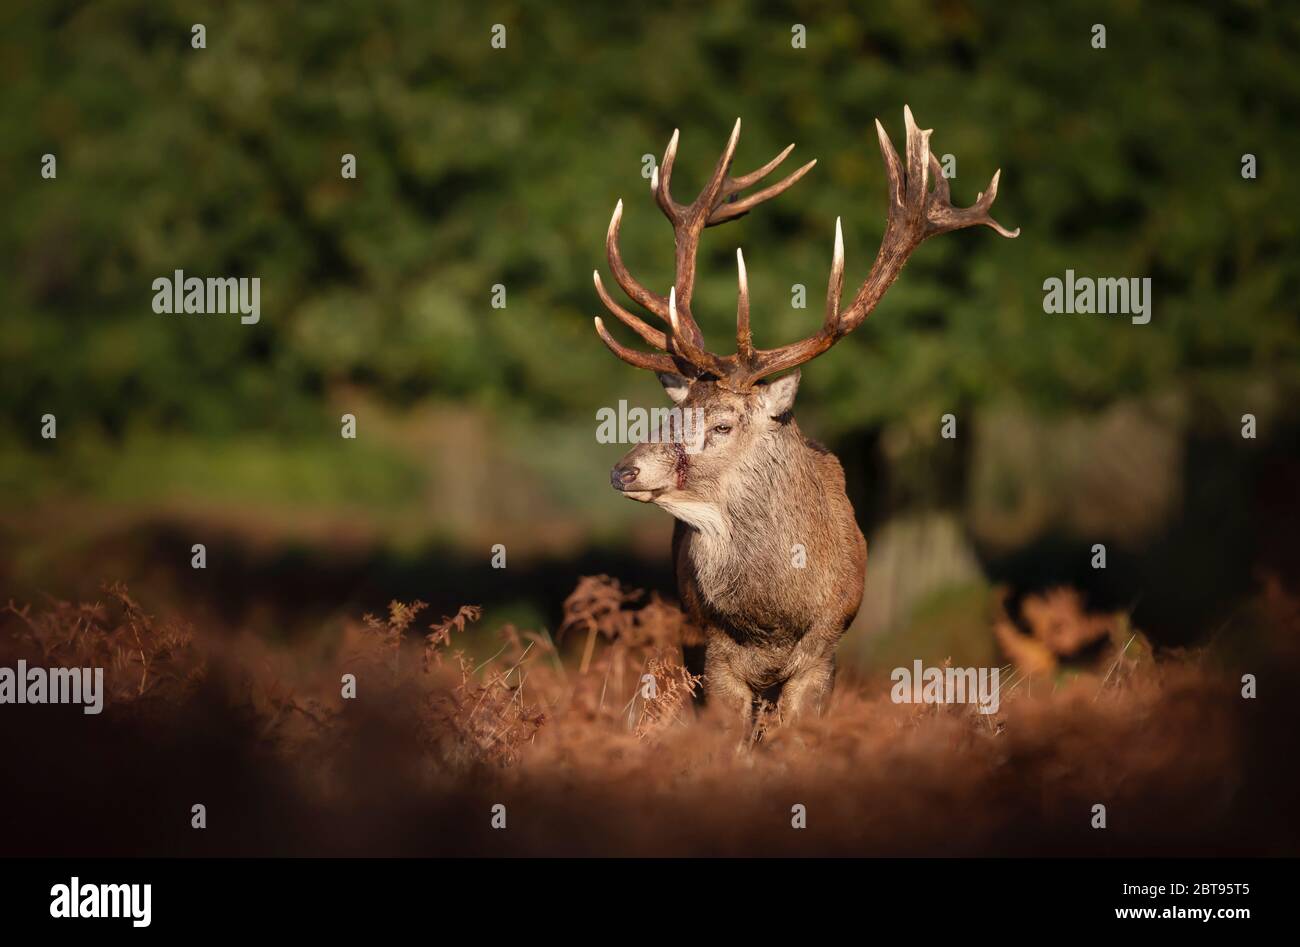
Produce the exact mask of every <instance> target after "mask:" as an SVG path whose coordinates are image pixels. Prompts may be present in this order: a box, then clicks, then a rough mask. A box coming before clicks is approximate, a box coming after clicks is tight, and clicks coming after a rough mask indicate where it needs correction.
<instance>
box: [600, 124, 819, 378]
mask: <svg viewBox="0 0 1300 947" xmlns="http://www.w3.org/2000/svg"><path fill="white" fill-rule="evenodd" d="M678 139H679V135H678V132H676V131H674V132H673V136H672V138H671V139H670V140H669V142H668V148H667V150H666V151H665V152H664V160H663V162H662V163H661V165H660V167H658V168H656V169H655V170H654V173H653V175H652V176H651V179H650V189H651V191H652V192H653V193H654V196H655V202H656V203H657V204H658V205H659V207H660V209H661V210H662V211H663V212H664V216H666V217H667V218H668V221H669V223H671V224H672V226H673V242H674V245H675V248H676V253H675V267H674V270H675V272H674V278H673V287H672V289H671V290H670V291H669V294H668V296H666V297H665V296H660V295H659V294H658V293H654V292H651V291H650V290H649V289H647V288H646V287H645V286H643V285H642V284H641V283H639V282H638V281H637V280H636V278H635V277H633V276H632V274H631V273H629V272H628V269H627V267H626V266H625V265H624V264H623V257H622V254H621V253H620V252H619V249H618V235H619V227H620V226H621V224H622V221H623V202H622V201H619V202H618V205H617V206H616V207H615V208H614V216H613V217H612V218H611V219H610V222H609V231H608V233H607V235H606V238H605V251H606V254H607V256H608V257H609V268H610V270H611V271H612V272H613V273H614V279H615V280H617V282H618V285H619V286H621V287H622V288H623V291H624V292H625V293H627V295H628V296H629V297H630V298H631V299H632V300H633V301H634V302H636V303H639V304H640V305H642V306H644V307H645V308H646V309H649V310H650V311H651V312H653V313H654V314H655V315H657V316H658V317H659V318H660V319H662V320H663V321H664V322H665V323H667V325H668V327H669V329H670V330H671V334H669V335H665V334H664V333H663V332H660V331H659V330H657V329H654V328H652V327H651V326H649V325H647V324H646V323H645V322H644V321H643V320H642V319H640V318H638V317H637V316H635V315H633V314H632V313H630V312H628V311H627V310H626V309H624V308H623V307H622V306H620V305H618V303H616V302H615V301H614V300H613V299H612V298H611V297H610V295H609V294H608V293H607V292H606V291H605V287H604V286H603V285H602V284H601V281H600V273H599V272H593V274H592V278H593V280H594V282H595V284H596V293H597V294H598V295H599V296H600V300H601V302H602V303H604V304H605V308H606V309H608V310H609V311H610V312H611V313H613V314H614V315H615V316H617V317H618V319H619V320H620V321H622V322H623V323H624V324H625V325H627V326H628V327H629V328H631V329H632V330H633V331H634V332H636V334H637V335H639V336H641V338H642V339H644V340H645V341H646V342H648V343H649V344H651V345H653V346H654V347H656V348H658V349H660V350H661V351H662V352H663V353H665V354H659V353H647V352H638V351H636V350H634V349H629V348H627V347H625V346H623V345H620V344H619V343H618V342H617V341H616V340H615V339H614V337H613V336H611V335H610V334H609V332H608V331H607V330H606V329H605V326H604V323H603V322H602V321H601V320H600V317H599V316H598V317H596V331H597V332H598V333H599V334H600V337H601V339H602V340H603V341H604V342H605V345H607V346H608V347H609V349H610V351H612V352H613V353H614V354H615V355H617V356H618V357H619V358H621V359H622V360H623V361H625V362H628V363H629V364H631V365H635V366H637V367H638V368H649V369H653V370H655V371H685V372H687V373H688V374H692V375H698V374H704V373H707V374H712V375H716V376H718V377H719V378H724V377H727V376H728V375H729V374H730V372H731V371H732V363H733V362H734V356H733V357H729V358H723V357H721V356H717V355H714V354H713V353H712V352H709V351H708V350H707V349H705V348H704V335H703V334H702V333H701V332H700V327H699V325H698V324H697V323H696V321H695V317H694V316H693V315H692V313H691V297H692V296H693V294H694V292H695V257H696V253H697V252H698V250H699V245H700V234H701V233H703V231H704V228H705V227H712V226H714V225H715V224H721V223H725V222H726V221H728V220H734V219H735V218H737V217H740V216H743V215H744V214H747V213H749V211H750V210H752V209H753V208H754V207H756V206H757V205H759V204H761V203H763V202H764V201H766V200H770V199H771V198H773V197H776V196H777V195H778V194H780V193H781V192H783V191H785V190H786V189H787V188H789V187H791V186H792V185H793V184H794V183H795V182H796V181H798V180H799V179H800V178H801V177H803V176H804V175H805V174H807V173H808V172H809V171H810V170H811V169H812V167H813V165H815V164H816V163H817V162H816V161H809V162H808V163H807V164H805V165H804V166H803V167H801V168H799V169H798V170H796V171H795V172H793V173H792V174H790V175H788V176H787V177H785V178H783V179H782V180H781V181H778V182H777V183H776V184H773V185H770V186H769V187H765V188H763V189H762V190H760V191H756V192H754V193H753V194H749V195H747V196H745V197H737V195H739V193H740V192H741V191H743V190H745V189H746V188H749V187H752V186H753V185H755V184H757V183H758V182H759V181H761V180H762V179H763V178H765V177H767V176H768V175H769V174H771V173H772V172H773V171H774V170H776V168H777V166H778V165H780V164H781V162H782V161H784V160H785V159H786V156H788V155H789V154H790V152H791V151H792V150H793V149H794V145H790V146H788V147H787V148H786V149H785V150H784V151H782V152H781V153H780V154H778V155H777V156H776V157H775V158H773V159H772V160H771V161H769V162H767V164H765V165H763V166H762V167H761V168H758V169H757V170H755V171H751V172H750V173H749V174H744V175H741V176H740V177H731V176H730V174H729V173H728V172H729V171H730V170H731V162H732V159H733V158H734V157H735V153H736V143H737V142H738V141H739V140H740V119H736V125H735V127H734V128H733V129H732V130H731V137H730V138H729V139H727V146H726V148H724V149H723V152H722V156H721V157H720V158H718V163H717V165H716V166H715V167H714V169H713V175H712V176H711V177H710V178H709V182H708V184H706V185H705V186H704V190H702V191H700V193H699V196H698V197H696V198H695V200H694V201H693V202H691V203H690V204H679V203H677V201H675V200H673V196H672V192H671V190H670V183H671V181H672V174H673V163H674V162H675V161H676V158H677V142H678ZM747 294H748V290H747V289H746V288H745V287H744V281H743V278H742V296H747ZM743 305H745V307H746V312H745V313H744V319H745V320H746V323H748V318H749V314H748V311H747V303H745V304H743Z"/></svg>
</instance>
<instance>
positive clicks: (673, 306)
mask: <svg viewBox="0 0 1300 947" xmlns="http://www.w3.org/2000/svg"><path fill="white" fill-rule="evenodd" d="M684 318H685V316H684V314H683V313H682V312H681V310H680V308H679V306H678V304H677V288H676V287H673V288H672V289H670V290H669V291H668V319H669V321H670V322H671V323H672V327H673V335H672V340H671V341H672V347H673V348H675V349H676V350H677V351H678V352H680V353H681V356H682V358H684V359H685V360H686V361H688V362H690V363H691V364H692V365H694V366H695V367H696V368H698V369H700V370H701V371H704V372H709V373H711V374H714V375H717V376H718V377H719V378H725V377H726V376H727V375H728V374H729V369H730V366H729V364H728V362H727V360H726V359H723V358H721V357H719V356H717V355H714V354H713V353H712V352H710V351H709V350H708V349H706V348H704V346H703V345H701V344H699V343H698V342H696V340H695V338H694V337H693V333H692V332H690V331H684V330H683V321H684ZM691 324H692V328H694V331H695V332H699V329H698V327H695V326H694V320H692V321H691Z"/></svg>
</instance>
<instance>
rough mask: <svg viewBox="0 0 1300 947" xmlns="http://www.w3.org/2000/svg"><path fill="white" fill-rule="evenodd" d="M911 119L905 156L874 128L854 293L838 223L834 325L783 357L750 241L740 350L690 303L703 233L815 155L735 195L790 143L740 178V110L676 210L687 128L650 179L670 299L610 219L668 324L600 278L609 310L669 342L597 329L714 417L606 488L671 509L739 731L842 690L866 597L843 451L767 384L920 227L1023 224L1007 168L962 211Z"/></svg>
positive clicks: (830, 293)
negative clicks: (863, 251) (646, 275)
mask: <svg viewBox="0 0 1300 947" xmlns="http://www.w3.org/2000/svg"><path fill="white" fill-rule="evenodd" d="M903 117H904V120H905V122H906V127H907V147H906V163H905V164H904V163H903V162H902V161H900V160H899V158H898V154H897V152H895V151H894V146H893V145H892V144H891V143H890V140H889V136H888V135H886V134H885V129H884V128H883V127H882V126H881V124H880V122H879V121H877V122H876V134H877V135H878V136H879V138H880V151H881V153H882V154H883V155H884V160H885V168H886V171H887V172H888V176H889V216H888V222H887V223H886V225H885V235H884V239H883V241H882V243H881V246H880V252H879V253H877V255H876V260H875V263H873V264H872V267H871V272H870V273H869V274H868V276H867V279H866V282H864V283H863V284H862V286H861V288H860V289H859V290H858V292H857V295H855V296H854V297H853V301H852V302H851V303H849V305H848V306H847V307H841V306H840V297H841V294H842V291H843V288H844V243H843V237H842V235H841V233H840V223H839V221H838V220H837V221H836V223H835V251H834V256H833V257H832V260H831V274H830V286H829V288H828V290H827V293H826V318H825V320H824V321H823V323H822V326H821V328H820V329H819V330H817V332H816V333H814V334H813V335H812V336H811V337H809V338H807V339H804V340H803V341H801V342H796V343H794V344H792V345H785V346H781V347H780V348H775V349H757V348H755V347H754V344H753V340H752V337H751V335H750V328H749V286H748V282H747V279H746V275H745V261H744V257H743V256H742V255H741V253H740V251H739V250H737V251H736V263H737V266H738V268H739V271H740V290H739V297H740V298H739V304H738V306H737V310H736V354H734V355H726V356H720V355H715V354H713V353H712V352H710V351H709V350H708V349H706V348H705V344H704V337H703V335H702V334H701V333H700V328H699V326H698V325H697V324H696V321H695V317H694V315H693V314H692V311H691V306H692V296H693V293H694V289H695V256H696V250H697V248H698V246H699V242H700V234H701V233H702V232H703V231H704V228H705V227H710V226H713V225H714V224H720V223H724V222H725V221H728V220H732V219H734V218H736V217H740V216H741V215H743V214H745V213H747V212H749V211H750V210H752V209H753V208H754V207H756V206H757V205H759V204H761V203H763V202H764V201H766V200H768V199H769V198H772V197H775V196H777V195H778V194H780V193H781V192H783V191H785V190H786V189H787V188H789V187H790V186H791V185H793V184H794V183H795V182H796V181H798V180H799V179H800V178H801V177H803V176H804V175H805V174H806V173H807V172H808V171H809V170H810V169H811V168H812V166H813V165H814V164H816V162H815V161H810V162H809V163H808V164H806V165H804V166H803V167H801V168H799V169H798V170H797V171H795V172H794V173H793V174H791V175H789V176H788V177H786V178H785V179H784V180H782V181H780V182H779V183H777V184H773V185H771V186H769V187H765V188H763V189H762V190H759V191H756V192H754V193H751V194H749V195H747V196H741V195H740V192H741V191H744V190H745V189H747V188H749V187H751V186H752V185H754V184H757V183H758V182H759V181H761V180H762V179H763V178H765V177H766V176H767V175H768V174H770V173H771V172H772V171H773V170H774V169H775V168H776V167H777V166H778V165H779V164H780V163H781V162H782V161H783V160H784V159H785V157H786V155H788V154H789V153H790V150H791V149H792V148H794V145H790V146H789V147H788V148H786V149H785V150H784V151H783V152H781V153H780V154H779V155H777V156H776V157H775V158H774V159H772V160H771V161H769V162H768V163H767V164H765V165H763V166H762V167H761V168H759V169H758V170H756V171H753V172H751V173H749V174H745V175H741V176H740V177H731V176H730V174H729V173H728V172H729V171H730V168H731V161H732V157H733V155H734V154H735V151H736V142H737V139H738V138H739V136H740V120H739V119H737V120H736V126H735V128H734V129H733V130H732V132H731V138H730V139H729V140H728V141H727V146H726V149H725V150H724V151H723V153H722V157H721V158H720V159H719V160H718V163H717V166H716V167H715V168H714V171H713V175H712V177H711V178H710V179H709V182H708V184H707V185H705V187H704V190H703V191H701V192H700V195H699V196H698V197H697V198H696V199H695V201H694V202H693V203H691V204H679V203H678V202H677V201H675V200H674V199H673V197H672V193H671V192H670V191H669V185H670V183H671V181H672V174H673V161H674V159H675V158H676V156H677V140H678V135H677V132H673V137H672V140H671V141H669V143H668V150H667V151H666V152H665V153H664V160H663V164H662V165H661V167H660V168H659V169H657V170H656V172H655V174H654V175H653V177H652V179H651V189H652V190H653V192H654V197H655V201H656V202H657V203H658V204H659V207H660V209H661V210H662V211H663V212H664V214H665V215H667V217H668V220H669V221H670V222H671V223H672V225H673V235H674V238H675V244H676V273H675V277H674V280H673V286H672V288H671V289H670V290H669V292H668V295H667V296H661V295H659V294H658V293H655V292H652V291H651V290H649V289H647V288H646V287H645V286H643V285H642V284H641V283H639V282H638V281H637V280H636V279H635V278H634V277H633V276H632V275H631V274H630V273H629V272H628V270H627V267H626V266H624V265H623V259H622V255H621V254H620V253H619V248H618V235H619V224H620V222H621V220H622V215H623V202H622V201H619V203H618V206H617V207H616V208H615V210H614V216H613V219H612V220H611V221H610V224H609V233H608V235H607V237H606V243H605V246H606V252H607V254H608V256H609V266H610V269H611V270H612V271H613V273H614V278H615V279H616V280H617V281H618V284H619V286H621V287H622V288H623V291H624V292H626V293H627V295H628V296H629V297H631V299H632V300H634V301H635V302H636V303H638V304H639V305H641V306H644V307H645V308H646V309H648V310H650V312H652V313H654V314H655V315H656V316H657V317H658V318H659V319H661V320H662V321H663V322H664V323H665V324H666V328H667V331H666V332H665V331H662V330H660V329H656V328H654V327H653V326H651V325H649V324H647V323H646V322H645V321H644V320H642V319H640V318H638V317H637V316H636V315H634V314H633V313H631V312H629V311H627V310H626V309H624V308H623V307H622V306H620V305H619V304H618V303H617V302H615V301H614V299H612V298H611V297H610V295H609V293H607V292H606V291H605V288H604V287H603V286H602V285H601V281H600V274H599V273H596V274H595V283H596V292H597V294H599V296H600V299H601V302H602V303H604V305H605V308H607V309H608V310H609V311H610V312H611V313H613V314H614V315H615V316H617V317H618V318H619V320H620V321H622V322H623V323H624V324H625V325H627V326H628V327H629V328H630V329H632V331H634V332H635V333H636V334H637V335H639V336H640V337H641V338H642V339H643V340H645V341H646V342H647V343H649V344H650V345H652V346H654V347H655V348H656V349H658V350H659V351H658V352H653V353H649V352H642V351H638V350H635V349H631V348H628V347H627V346H624V345H622V344H620V343H619V342H618V341H617V340H616V339H614V337H613V336H611V335H610V333H609V331H608V330H607V329H606V328H605V326H604V324H603V323H602V322H601V320H600V318H599V317H597V318H596V332H597V333H599V334H600V337H601V339H602V340H603V341H604V343H605V345H606V346H608V347H609V349H610V351H612V352H613V353H614V354H615V355H617V356H618V357H619V358H621V359H622V360H623V361H625V362H627V363H628V364H629V365H634V366H636V367H637V368H648V369H650V370H651V371H654V372H657V373H658V374H659V379H660V381H661V382H662V383H663V386H664V389H665V390H666V391H667V392H668V395H669V397H671V398H672V400H673V401H675V402H676V403H677V405H678V406H679V407H680V408H681V409H683V414H686V413H688V412H687V409H694V411H693V412H690V413H691V414H693V416H694V417H697V418H698V417H702V418H703V426H702V434H703V441H702V442H699V441H697V442H696V445H695V449H694V450H692V451H688V450H687V449H686V446H685V445H684V444H683V440H682V438H680V437H669V438H663V439H660V440H659V442H657V443H643V444H639V445H637V446H636V447H634V448H633V449H632V450H631V451H629V452H628V453H627V455H626V456H624V457H623V459H622V460H620V461H619V462H618V464H617V465H616V466H615V467H614V469H613V472H612V474H611V480H612V482H613V485H614V489H616V490H618V491H619V492H621V493H622V494H623V495H624V496H627V497H630V498H632V499H634V500H639V501H641V502H643V503H647V502H648V503H654V504H657V505H658V506H660V507H662V508H663V509H665V510H667V511H668V512H669V513H671V514H672V515H673V516H674V517H676V519H677V523H676V528H675V532H674V535H673V558H674V564H675V566H676V570H677V581H678V590H679V593H680V595H681V599H682V603H683V606H684V608H685V610H686V613H687V615H688V617H689V618H690V620H691V621H692V622H693V623H694V624H695V625H696V626H697V628H698V629H700V630H702V631H703V636H704V644H705V649H704V687H705V694H706V695H707V697H708V699H709V701H710V702H715V703H718V704H721V705H723V706H724V707H727V708H729V709H730V710H731V711H733V712H734V713H735V714H737V715H739V717H740V718H741V719H742V721H743V722H744V724H745V725H746V726H752V724H753V721H754V713H755V709H756V707H758V706H760V705H762V704H764V703H768V704H771V705H774V706H775V709H776V712H777V715H778V719H780V720H782V721H788V720H790V719H793V718H795V717H797V716H798V715H799V714H801V713H806V712H817V713H819V712H821V711H822V710H823V709H824V708H825V706H826V704H827V700H828V698H829V696H830V692H831V687H832V685H833V683H834V676H835V646H836V643H837V642H838V641H839V639H840V637H841V635H843V633H844V630H845V629H846V628H847V627H848V625H849V624H850V623H851V622H852V621H853V618H854V616H855V615H856V614H857V611H858V606H859V604H861V601H862V588H863V582H864V580H865V578H866V560H867V547H866V541H865V540H864V539H863V538H862V532H861V530H859V529H858V525H857V522H856V520H855V518H854V515H853V507H852V506H851V505H850V503H849V500H848V497H847V496H846V494H845V492H844V471H843V469H842V468H841V467H840V464H839V461H837V460H836V459H835V457H834V456H833V455H832V454H831V453H829V452H828V451H827V450H826V449H825V448H823V447H821V446H820V445H819V444H817V443H816V442H814V441H811V440H809V439H807V438H805V437H804V436H803V434H801V433H800V431H799V427H798V425H796V424H795V422H794V420H793V418H792V417H791V413H790V412H791V407H792V405H793V404H794V397H795V391H796V389H797V388H798V386H799V372H798V371H792V372H790V373H789V374H787V375H784V376H782V377H781V378H778V379H776V380H775V381H772V382H770V383H769V382H761V381H760V380H761V379H764V378H766V377H767V376H769V375H774V374H776V373H777V372H783V371H787V370H789V369H794V368H796V367H797V366H799V365H802V364H803V363H804V362H807V361H809V360H810V359H813V358H816V357H817V356H818V355H820V354H822V353H823V352H825V351H826V350H827V349H829V348H830V347H831V346H832V345H834V344H835V343H836V342H838V341H839V340H840V339H842V338H844V337H845V336H846V335H848V334H849V333H850V332H852V331H853V330H854V329H856V328H857V327H858V326H859V325H861V324H862V321H863V320H864V319H866V317H867V315H868V314H869V313H870V312H871V310H873V309H874V308H875V307H876V304H877V303H878V302H880V299H881V297H882V296H883V295H884V293H885V291H886V290H887V289H888V288H889V285H890V284H891V283H893V281H894V280H895V279H896V278H897V276H898V274H899V271H900V270H901V269H902V268H903V264H904V263H905V262H906V261H907V258H908V256H909V255H910V254H911V252H912V251H913V250H915V249H916V247H917V246H918V245H919V244H920V243H921V242H922V241H923V240H925V239H926V238H927V237H932V236H934V235H936V234H941V233H947V232H949V231H951V230H960V229H962V228H964V227H973V226H976V225H977V224H983V225H984V226H987V227H991V228H993V229H994V230H996V231H997V232H998V233H1000V234H1001V235H1002V236H1004V237H1015V236H1017V235H1018V234H1019V232H1020V231H1019V230H1016V231H1014V232H1013V231H1009V230H1007V229H1006V228H1004V227H1003V226H1002V225H1001V224H999V223H997V221H995V220H993V218H992V217H990V216H989V208H990V207H991V206H992V204H993V200H994V198H995V197H996V196H997V193H998V177H999V176H1000V174H1001V172H1000V171H999V172H997V173H995V174H994V175H993V180H992V182H991V183H990V184H989V187H988V190H987V191H985V192H984V193H982V194H980V195H979V197H978V199H977V200H976V201H975V204H974V205H973V206H971V207H965V208H959V207H954V206H953V205H952V203H951V200H950V198H949V193H948V182H947V180H945V178H944V177H943V174H942V172H941V170H940V165H939V161H938V159H937V158H935V157H934V155H932V154H931V153H930V130H929V129H919V128H917V127H916V123H915V122H914V121H913V120H912V112H911V109H908V108H906V107H905V108H904V110H903ZM931 184H933V186H931Z"/></svg>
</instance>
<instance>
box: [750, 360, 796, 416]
mask: <svg viewBox="0 0 1300 947" xmlns="http://www.w3.org/2000/svg"><path fill="white" fill-rule="evenodd" d="M798 390H799V372H798V371H797V370H796V371H793V372H791V373H790V374H788V375H783V376H782V377H780V378H778V379H777V380H776V381H774V382H771V383H770V384H767V385H764V386H763V387H762V394H761V395H760V396H759V397H761V398H762V399H763V413H764V414H766V415H767V416H768V417H769V418H779V417H780V416H781V415H783V414H787V413H788V412H789V411H790V409H791V408H793V407H794V396H795V393H796V392H798Z"/></svg>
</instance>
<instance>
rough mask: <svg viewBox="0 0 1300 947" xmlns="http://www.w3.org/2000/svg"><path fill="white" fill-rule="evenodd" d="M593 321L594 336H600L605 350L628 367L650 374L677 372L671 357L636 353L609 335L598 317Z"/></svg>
mask: <svg viewBox="0 0 1300 947" xmlns="http://www.w3.org/2000/svg"><path fill="white" fill-rule="evenodd" d="M595 321H596V334H597V335H599V336H600V340H601V341H602V342H604V343H605V346H606V348H608V349H609V350H610V351H611V352H613V353H614V354H615V355H617V356H618V357H619V358H621V359H622V360H623V361H625V362H627V363H628V364H629V365H631V366H633V367H634V368H648V369H650V371H652V372H676V371H677V363H676V362H675V361H674V360H673V358H672V356H671V355H666V354H660V353H658V352H638V351H637V350H636V349H630V348H628V347H627V346H626V345H622V344H621V343H619V341H618V340H617V339H615V338H614V337H613V336H612V335H610V334H609V330H608V329H606V328H605V323H604V322H602V321H601V318H600V316H596V317H595Z"/></svg>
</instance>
